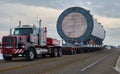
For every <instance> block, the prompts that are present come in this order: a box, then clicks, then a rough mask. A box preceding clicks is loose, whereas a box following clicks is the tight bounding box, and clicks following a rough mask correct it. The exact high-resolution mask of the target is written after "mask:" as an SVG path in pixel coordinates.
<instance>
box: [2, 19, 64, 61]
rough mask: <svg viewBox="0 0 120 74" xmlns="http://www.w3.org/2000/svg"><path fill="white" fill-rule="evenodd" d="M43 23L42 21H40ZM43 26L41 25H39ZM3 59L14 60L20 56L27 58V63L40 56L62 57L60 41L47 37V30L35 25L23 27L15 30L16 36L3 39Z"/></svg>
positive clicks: (12, 35) (11, 35)
mask: <svg viewBox="0 0 120 74" xmlns="http://www.w3.org/2000/svg"><path fill="white" fill-rule="evenodd" d="M40 22H41V21H40ZM39 24H40V25H41V23H39ZM2 53H3V59H4V60H6V61H10V60H12V58H16V57H18V56H19V55H23V56H25V59H26V60H27V61H31V60H34V59H35V58H36V57H37V56H38V55H42V57H45V56H46V55H50V56H51V57H61V56H62V49H61V47H60V40H57V39H54V38H51V37H47V28H46V27H43V28H41V26H39V27H36V26H35V25H33V26H30V25H22V26H21V23H20V25H19V26H18V27H16V28H15V29H14V34H12V33H11V30H10V35H8V36H3V38H2Z"/></svg>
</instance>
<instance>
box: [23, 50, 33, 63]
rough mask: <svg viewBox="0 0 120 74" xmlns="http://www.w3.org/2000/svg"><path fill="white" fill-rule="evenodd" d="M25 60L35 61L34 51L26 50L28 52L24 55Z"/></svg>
mask: <svg viewBox="0 0 120 74" xmlns="http://www.w3.org/2000/svg"><path fill="white" fill-rule="evenodd" d="M25 59H26V60H27V61H32V60H34V59H35V51H34V49H33V48H30V49H28V50H27V51H26V53H25Z"/></svg>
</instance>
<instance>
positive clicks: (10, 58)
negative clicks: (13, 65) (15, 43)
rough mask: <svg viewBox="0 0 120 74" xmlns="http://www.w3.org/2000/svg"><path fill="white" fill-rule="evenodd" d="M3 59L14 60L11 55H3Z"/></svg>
mask: <svg viewBox="0 0 120 74" xmlns="http://www.w3.org/2000/svg"><path fill="white" fill-rule="evenodd" d="M3 59H4V60H5V61H11V60H12V57H11V56H5V55H3Z"/></svg>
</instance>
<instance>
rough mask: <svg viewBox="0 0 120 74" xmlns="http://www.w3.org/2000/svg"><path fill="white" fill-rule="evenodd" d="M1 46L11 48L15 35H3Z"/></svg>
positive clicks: (13, 44) (14, 44)
mask: <svg viewBox="0 0 120 74" xmlns="http://www.w3.org/2000/svg"><path fill="white" fill-rule="evenodd" d="M2 46H3V48H13V47H15V46H16V38H15V37H3V42H2Z"/></svg>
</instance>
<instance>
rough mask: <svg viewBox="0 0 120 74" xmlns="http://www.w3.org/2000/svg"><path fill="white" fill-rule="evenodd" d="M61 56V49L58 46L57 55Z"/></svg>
mask: <svg viewBox="0 0 120 74" xmlns="http://www.w3.org/2000/svg"><path fill="white" fill-rule="evenodd" d="M61 56H62V49H61V48H59V50H58V57H61Z"/></svg>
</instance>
